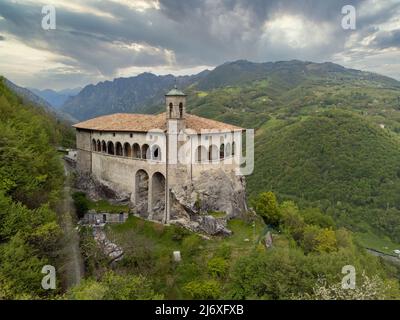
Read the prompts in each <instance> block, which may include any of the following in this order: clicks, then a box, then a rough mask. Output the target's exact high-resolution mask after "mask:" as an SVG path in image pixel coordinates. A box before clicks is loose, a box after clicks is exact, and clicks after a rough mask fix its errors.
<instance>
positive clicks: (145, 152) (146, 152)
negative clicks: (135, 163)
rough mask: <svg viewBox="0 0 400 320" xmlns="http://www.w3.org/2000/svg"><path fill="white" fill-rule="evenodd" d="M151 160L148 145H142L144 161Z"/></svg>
mask: <svg viewBox="0 0 400 320" xmlns="http://www.w3.org/2000/svg"><path fill="white" fill-rule="evenodd" d="M149 158H150V148H149V145H148V144H144V145H142V159H149Z"/></svg>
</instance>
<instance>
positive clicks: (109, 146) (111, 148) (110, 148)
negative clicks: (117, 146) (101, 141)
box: [107, 141, 115, 155]
mask: <svg viewBox="0 0 400 320" xmlns="http://www.w3.org/2000/svg"><path fill="white" fill-rule="evenodd" d="M107 151H108V154H112V155H115V152H114V143H112V142H111V141H108V143H107Z"/></svg>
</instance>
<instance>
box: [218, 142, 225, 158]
mask: <svg viewBox="0 0 400 320" xmlns="http://www.w3.org/2000/svg"><path fill="white" fill-rule="evenodd" d="M219 158H220V159H224V158H225V144H221V146H220V147H219Z"/></svg>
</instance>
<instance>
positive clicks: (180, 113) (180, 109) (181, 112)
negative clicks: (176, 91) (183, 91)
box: [179, 102, 183, 118]
mask: <svg viewBox="0 0 400 320" xmlns="http://www.w3.org/2000/svg"><path fill="white" fill-rule="evenodd" d="M182 117H183V103H182V102H181V103H180V104H179V118H182Z"/></svg>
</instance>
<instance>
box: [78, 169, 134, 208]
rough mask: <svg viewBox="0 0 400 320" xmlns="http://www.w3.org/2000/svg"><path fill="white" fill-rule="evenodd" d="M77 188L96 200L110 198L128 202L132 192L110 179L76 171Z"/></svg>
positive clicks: (115, 200) (114, 200)
mask: <svg viewBox="0 0 400 320" xmlns="http://www.w3.org/2000/svg"><path fill="white" fill-rule="evenodd" d="M75 188H76V189H78V190H81V191H83V192H85V193H86V195H87V196H88V197H89V198H90V199H92V200H94V201H97V200H100V199H108V200H112V201H113V202H119V203H128V202H129V201H130V197H131V195H130V193H127V192H125V191H123V190H121V189H120V188H119V186H118V185H115V184H113V183H111V182H108V181H99V180H97V179H94V178H93V177H92V176H91V175H90V174H89V173H82V172H79V171H77V172H76V179H75Z"/></svg>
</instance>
